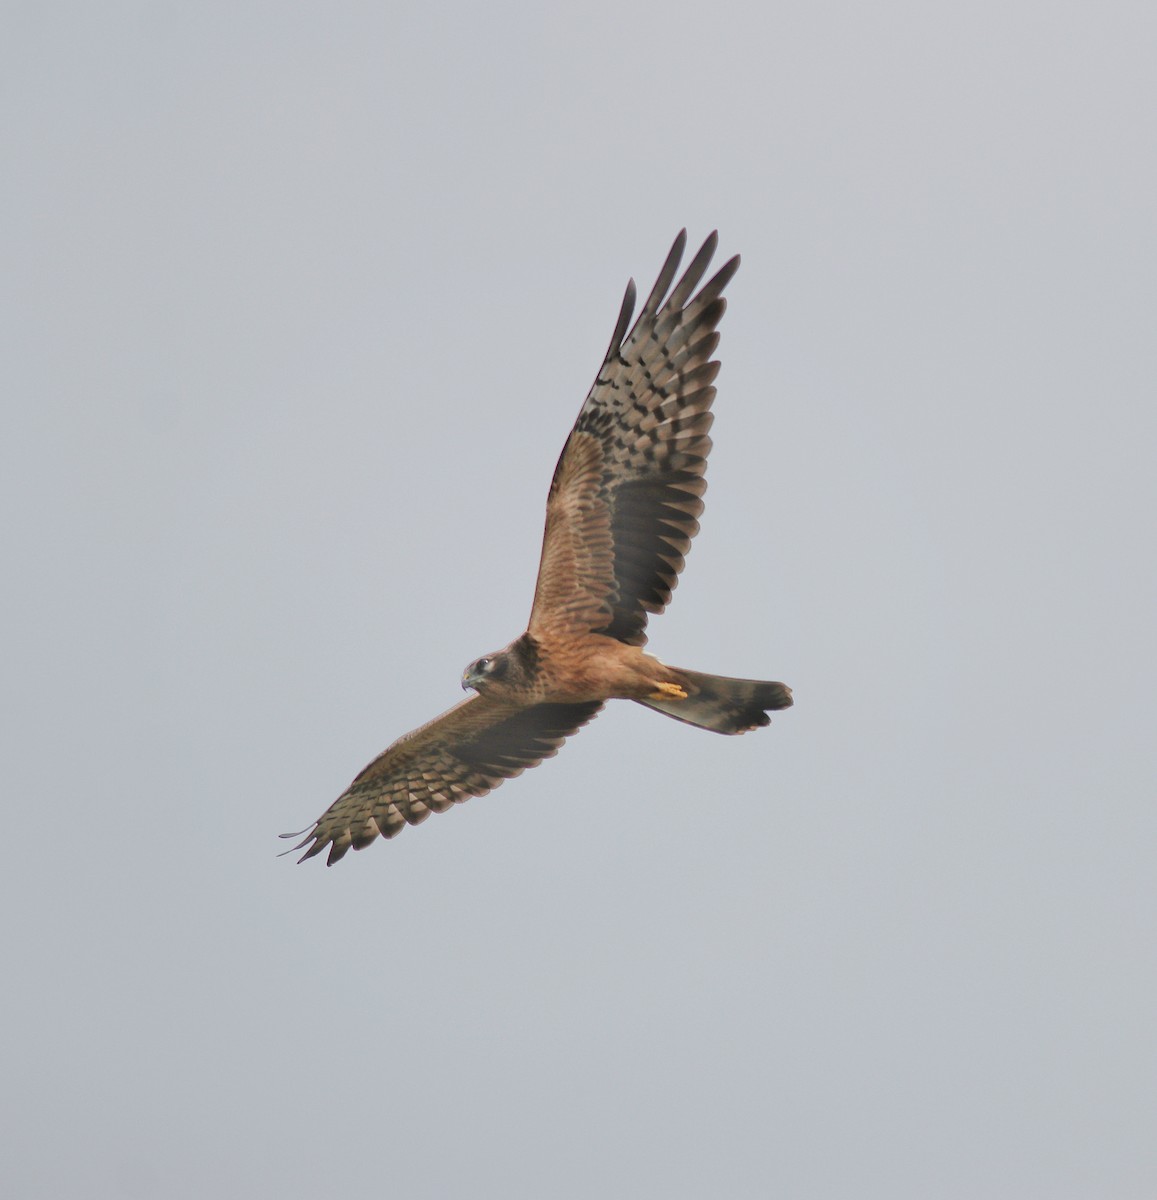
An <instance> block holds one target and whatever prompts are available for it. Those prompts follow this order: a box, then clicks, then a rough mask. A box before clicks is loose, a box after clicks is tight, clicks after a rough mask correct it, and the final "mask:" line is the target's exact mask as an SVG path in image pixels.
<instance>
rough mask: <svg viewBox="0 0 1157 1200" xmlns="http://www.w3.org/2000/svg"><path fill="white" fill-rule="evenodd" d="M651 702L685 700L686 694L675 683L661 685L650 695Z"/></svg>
mask: <svg viewBox="0 0 1157 1200" xmlns="http://www.w3.org/2000/svg"><path fill="white" fill-rule="evenodd" d="M651 699H652V700H686V699H687V693H686V692H685V691H684V690H683V689H682V688H681V687H680V686H679V685H678V684H677V683H661V684H659V687H658V690H657V691H654V692H652V693H651Z"/></svg>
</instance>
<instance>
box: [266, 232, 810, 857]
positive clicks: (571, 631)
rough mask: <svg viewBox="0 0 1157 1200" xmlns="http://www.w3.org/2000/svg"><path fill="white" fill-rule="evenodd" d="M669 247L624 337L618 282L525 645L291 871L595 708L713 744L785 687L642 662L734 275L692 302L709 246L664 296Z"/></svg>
mask: <svg viewBox="0 0 1157 1200" xmlns="http://www.w3.org/2000/svg"><path fill="white" fill-rule="evenodd" d="M686 241H687V232H686V230H683V231H682V232H681V233H680V234H679V236H678V237H677V238H676V239H675V244H674V245H673V246H672V247H671V252H670V254H668V255H667V261H666V262H665V263H664V264H663V269H662V270H661V271H660V272H659V278H658V279H657V280H656V282H655V286H654V287H653V288H652V289H651V294H650V295H649V296H648V297H647V301H646V303H645V304H644V305H643V308H642V311H641V312H640V313H639V318H638V320H637V321H636V322H635V323H634V325H633V326H632V325H631V316H632V314H633V313H634V309H635V283H634V280H631V281H630V283H628V285H627V292H626V295H625V297H624V298H623V304H622V308H621V310H620V312H619V319H618V321H617V322H616V323H615V331H614V334H613V335H612V336H611V344H610V348H609V349H608V350H607V355H606V358H605V360H604V361H603V365H602V367H601V368H600V369H599V373H598V376H597V378H596V379H595V382H594V385H593V386H592V387H591V390H590V393H589V394H588V396H587V398H586V401H585V402H584V403H583V406H582V409H581V410H580V411H579V415H578V420H577V421H576V422H575V425H574V428H573V429H572V430H571V433H570V436H569V437H568V438H567V441H566V445H565V446H564V447H563V451H562V455H561V457H560V458H559V460H558V465H557V466H556V467H555V471H554V478H553V479H552V480H551V485H550V492H549V494H548V496H547V501H546V533H545V536H544V538H543V544H542V559H541V561H540V564H539V568H538V583H537V586H536V588H535V592H534V603H533V605H532V606H531V610H530V624H529V625H528V627H527V629H526V632H525V633H523V634H522V635H521V636H520V637H517V638H515V640H514V641H513V642H511V643H510V645H508V646H507V647H506V648H505V649H503V650H497V651H495V652H494V653H492V654H487V655H486V656H485V657H483V658H479V659H477V660H476V661H475V662H473V663H471V664H470V666H468V667H467V668H466V671H465V673H464V674H463V676H462V687H463V688H465V689H473V691H474V693H475V694H474V695H472V696H470V697H469V698H468V699H466V700H464V701H462V702H461V703H460V704H458V705H456V706H455V707H454V708H451V709H450V710H449V711H448V712H445V713H443V714H442V715H441V716H440V717H435V718H434V720H433V721H431V722H429V724H427V725H423V726H422V727H421V728H419V729H415V730H414V731H413V732H412V733H407V734H406V735H405V736H404V737H402V738H399V739H398V741H396V742H395V743H394V744H393V745H392V746H391V747H390V748H389V749H388V750H386V751H385V752H384V753H383V754H381V755H380V756H379V757H378V758H376V759H374V761H373V762H372V763H370V764H369V766H368V767H366V768H365V770H363V771H362V772H361V774H360V775H358V776H357V778H356V779H355V780H354V781H353V783H351V784H350V786H349V787H348V788H347V789H346V791H345V792H344V793H343V794H342V795H341V796H340V797H339V798H338V799H337V800H336V801H335V802H334V803H333V804H332V805H331V806H330V807H329V808H328V809H327V810H326V811H325V812H324V813H323V814H322V815H321V817H319V818H318V820H317V821H316V822H315V824H314V825H313V826H312V827H311V828H310V829H309V830H308V832H306V831H302V832H305V837H304V839H303V840H302V841H301V842H299V843H298V844H297V845H296V846H295V847H293V849H295V850H301V849H303V848H304V847H306V846H308V849H307V850H306V851H305V853H304V854H303V855H302V857H301V859H300V860H299V861H301V862H304V861H305V859H307V858H312V857H313V856H314V855H315V854H320V853H321V852H322V851H323V850H325V849H326V847H327V846H328V847H329V854H328V857H327V860H326V861H327V862H328V863H330V864H333V863H335V862H337V860H338V859H340V858H341V857H342V856H343V855H344V854H345V853H346V851H347V850H349V848H350V847H351V846H352V847H353V848H354V849H355V850H360V849H362V847H364V846H368V845H369V844H370V842H372V841H373V840H374V839H375V838H376V837H377V836H378V835H379V834H380V835H381V836H382V837H385V838H392V837H394V835H395V834H397V833H400V832H401V830H403V829H404V828H405V827H406V825H417V824H419V823H420V822H422V821H424V820H425V819H426V818H427V817H428V816H429V815H430V814H431V813H433V812H444V811H445V810H446V809H448V808H450V807H451V806H452V805H454V804H460V803H461V802H462V801H463V800H468V799H470V798H471V797H472V796H481V795H484V794H485V793H486V792H489V791H491V790H492V789H494V788H496V787H498V785H499V784H500V783H502V782H503V781H504V780H506V779H510V778H512V777H513V776H515V775H520V774H521V773H522V772H523V771H525V770H526V769H527V768H528V767H533V766H537V764H538V763H540V762H541V761H542V760H543V759H544V758H551V757H552V756H553V755H555V754H556V753H557V752H558V749H559V747H560V746H561V745H562V744H563V742H564V741H565V740H566V739H567V738H568V737H570V735H571V734H573V733H575V732H576V731H577V730H578V729H580V728H581V727H582V726H583V725H585V724H586V723H587V722H588V721H590V720H591V719H592V718H593V717H594V716H595V714H596V713H598V711H599V710H600V709H601V708H602V707H603V704H604V703H605V702H606V701H607V700H611V699H623V700H634V701H636V702H638V703H639V704H644V705H646V706H647V707H648V708H653V709H655V710H656V711H657V712H661V713H663V714H665V715H666V716H669V717H675V718H676V719H677V720H680V721H686V722H687V723H688V724H690V725H697V726H699V728H701V729H710V730H713V731H714V732H716V733H744V732H746V731H747V730H749V729H754V728H756V727H757V726H760V725H767V724H768V722H769V717H768V716H767V712H768V711H769V710H772V709H780V708H787V707H788V706H789V705H790V704H791V703H792V698H791V689H790V688H789V687H787V685H786V684H782V683H766V682H762V681H760V680H752V679H728V678H725V677H723V676H719V675H704V674H701V673H700V672H698V671H688V670H684V669H681V668H677V667H669V666H666V665H665V664H664V663H662V662H660V661H659V660H658V659H657V658H654V657H652V656H651V655H650V654H647V653H645V652H644V650H643V646H644V645H645V644H646V641H647V634H646V626H647V618H648V616H649V615H651V614H652V613H661V612H662V611H663V610H664V609H665V608H666V606H667V604H668V602H669V601H670V599H671V591H672V589H673V588H674V587H675V585H676V583H677V581H678V575H679V572H680V571H681V570H682V569H683V562H684V558H685V556H686V554H687V552H688V550H689V549H690V546H691V539H692V538H693V537H694V536H695V534H696V533H697V532H698V530H699V522H698V519H697V518H698V517H699V515H700V514H701V513H702V511H703V493H704V491H705V489H706V482H705V480H704V477H703V473H704V469H705V467H706V465H707V454H708V451H709V450H710V449H711V439H710V438H709V437H708V430H709V429H710V428H711V421H712V415H711V404H712V402H713V401H714V399H715V387H714V380H715V376H716V375H717V374H718V371H719V363H718V362H717V361H716V360H715V359H714V358H713V357H712V356H713V355H714V353H715V350H716V347H717V346H718V344H719V334H718V332H717V327H718V325H719V321H720V318H721V317H722V316H723V311H724V308H725V307H726V301H725V300H724V299H723V296H722V292H723V289H724V288H725V287H726V286H727V284H728V282H730V280H731V278H732V276H734V274H735V272H736V270H737V269H738V267H739V258H738V256H736V257H734V258H732V259H730V260H729V261H728V262H726V263H724V265H723V266H722V267H721V268H720V270H719V271H718V272H717V273H716V274H715V275H714V276H712V278H711V279H709V280H708V281H707V283H705V284H704V285H703V286H702V287H701V288H699V290H698V292H696V288H698V287H699V283H700V281H701V280H702V278H703V276H704V274H705V273H706V271H707V267H708V264H709V263H710V261H711V258H712V256H713V254H714V253H715V247H716V244H717V241H718V237H717V235H716V234H714V233H712V234H711V236H710V237H709V238H708V239H707V240H706V242H704V244H703V246H702V248H701V249H700V251H699V253H698V254H696V255H695V257H694V258H693V259H692V261H691V264H690V265H689V266H688V268H687V270H686V271H685V272H684V274H683V277H682V278H681V279H680V280H679V282H678V283H676V284H675V286H674V288H672V287H671V284H672V281H673V280H674V279H675V276H676V273H677V272H678V270H679V264H680V261H681V260H682V258H683V251H684V248H685V245H686ZM668 289H670V292H669V294H668ZM628 327H629V328H630V332H629V333H628V332H627V330H628ZM283 836H285V837H299V836H300V834H284V835H283ZM287 853H288V851H287Z"/></svg>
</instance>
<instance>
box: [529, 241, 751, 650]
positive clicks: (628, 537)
mask: <svg viewBox="0 0 1157 1200" xmlns="http://www.w3.org/2000/svg"><path fill="white" fill-rule="evenodd" d="M686 242H687V234H686V230H684V231H683V232H681V233H680V234H679V236H678V238H676V239H675V244H674V246H672V248H671V253H670V254H669V255H668V256H667V261H666V262H665V263H664V265H663V269H662V271H660V273H659V278H658V279H657V280H656V282H655V286H654V287H653V288H652V289H651V294H650V296H648V297H647V301H646V303H645V304H644V305H643V308H642V311H641V312H640V313H639V319H638V320H637V321H636V322H635V324H634V326H633V327H632V328H631V332H630V333H629V334H627V333H626V330H627V327H628V325H629V324H630V321H631V315H632V313H633V312H634V307H635V287H634V283H633V281H632V283H631V284H630V285H629V286H628V288H627V294H626V296H625V298H624V300H623V306H622V310H621V311H620V313H619V320H618V323H617V324H616V326H615V332H614V335H613V337H612V338H611V344H610V348H609V349H608V351H607V356H606V359H605V360H604V362H603V366H602V369H601V370H600V371H599V374H598V378H597V379H596V380H595V382H594V386H593V387H592V388H591V391H590V394H589V395H588V396H587V399H586V402H585V403H584V405H583V407H582V410H581V411H580V412H579V416H578V420H577V421H576V423H575V426H574V429H573V430H572V431H571V435H570V437H569V438H568V439H567V443H566V445H565V446H564V448H563V452H562V456H561V458H560V459H559V462H558V466H557V467H556V468H555V473H554V479H553V481H552V483H551V488H550V495H549V497H548V499H547V517H546V535H545V537H544V539H543V551H542V561H541V564H540V566H539V575H538V586H537V589H536V591H535V596H534V607H533V609H532V611H531V618H530V633H531V634H532V635H536V636H538V635H543V634H545V635H546V636H548V637H549V636H551V635H554V636H559V635H566V634H573V633H586V632H595V633H603V634H606V635H608V636H610V637H614V638H617V639H618V640H619V641H622V642H626V643H628V644H629V645H634V646H642V645H644V644H645V642H646V640H647V634H646V624H647V615H648V614H649V613H659V612H662V611H663V609H664V608H666V606H667V604H668V602H669V601H670V599H671V591H672V589H673V588H674V587H675V584H676V582H677V579H678V575H679V572H680V571H681V570H682V569H683V564H684V561H685V557H686V555H687V552H688V550H689V549H690V546H691V539H692V538H693V537H694V536H695V534H696V533H697V532H698V531H699V522H698V519H697V518H698V517H699V515H700V514H701V513H702V511H703V493H704V491H705V490H706V487H707V484H706V481H705V480H704V478H703V473H704V470H705V468H706V466H707V454H708V452H709V451H710V449H711V438H710V437H709V436H708V431H709V430H710V428H711V420H712V416H711V411H710V410H711V405H712V402H713V401H714V399H715V388H714V386H713V383H714V380H715V376H716V375H717V374H718V372H719V363H718V362H717V361H715V360H713V359H712V355H713V354H714V353H715V349H716V347H717V346H718V344H719V334H718V332H717V331H716V330H717V326H718V325H719V321H720V319H721V318H722V316H723V312H724V309H725V307H726V301H725V300H724V299H723V297H722V295H721V293H722V291H723V289H724V288H725V287H726V286H727V284H728V282H729V281H730V280H731V277H732V276H733V275H734V274H735V272H736V270H737V269H738V267H739V258H738V256H736V257H735V258H732V259H730V260H729V261H728V262H726V263H725V264H724V265H723V267H722V268H721V269H720V270H719V271H718V272H717V273H716V274H715V275H714V276H713V277H712V278H711V279H710V280H709V281H708V282H707V283H706V284H704V286H703V287H702V288H701V289H700V291H699V292H698V294H695V289H696V287H698V285H699V282H700V280H701V279H702V278H703V275H704V274H705V272H706V270H707V266H708V264H709V263H710V261H711V258H712V255H713V254H714V253H715V247H716V244H717V242H718V238H717V235H716V234H714V233H713V234H712V235H711V236H710V237H709V238H708V239H707V241H706V242H704V243H703V246H702V248H701V249H700V250H699V253H698V254H696V255H695V257H694V259H693V260H692V261H691V264H690V266H688V268H687V270H686V272H685V273H684V275H683V277H682V279H680V280H679V282H678V283H677V284H676V285H675V287H674V288H673V289H672V290H671V294H670V295H669V296H668V295H667V289H668V288H670V287H671V283H672V281H673V280H674V278H675V275H676V272H677V271H678V269H679V263H680V261H681V260H682V257H683V250H684V248H685V246H686ZM664 297H666V299H665V300H664ZM624 335H625V337H624Z"/></svg>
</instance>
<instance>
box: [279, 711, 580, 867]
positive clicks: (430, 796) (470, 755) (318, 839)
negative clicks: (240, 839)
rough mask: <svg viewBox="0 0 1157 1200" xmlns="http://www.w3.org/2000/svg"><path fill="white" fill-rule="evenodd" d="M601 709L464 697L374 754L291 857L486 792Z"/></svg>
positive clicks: (338, 852)
mask: <svg viewBox="0 0 1157 1200" xmlns="http://www.w3.org/2000/svg"><path fill="white" fill-rule="evenodd" d="M600 708H602V704H601V703H599V702H598V701H594V702H590V703H586V704H533V705H530V706H525V705H517V704H508V703H503V702H500V701H496V700H491V699H487V698H486V697H485V696H480V695H477V696H471V697H470V698H469V699H468V700H463V701H462V703H461V704H458V705H455V707H454V708H452V709H450V710H449V712H444V713H443V714H442V715H441V716H440V717H435V718H434V720H433V721H430V722H429V723H428V724H426V725H423V726H422V727H421V728H420V729H415V730H414V731H413V732H412V733H408V734H406V735H405V737H402V738H399V739H398V740H397V741H396V742H395V743H394V744H393V745H392V746H391V747H390V748H389V749H388V750H386V751H385V752H384V753H382V754H380V755H379V756H378V757H377V758H375V759H374V761H373V762H372V763H370V765H369V766H368V767H366V768H365V769H364V770H363V771H362V772H361V773H360V774H359V775H358V776H357V778H356V779H355V780H354V781H353V783H351V784H350V786H349V787H348V788H347V789H346V790H345V792H344V793H343V794H342V795H341V796H340V797H338V799H337V800H335V801H334V803H333V804H331V805H330V807H329V808H328V809H327V810H326V811H325V812H324V813H323V814H322V815H321V816H320V817H319V818H318V820H317V822H316V823H315V824H314V825H313V827H312V828H311V829H310V830H309V832H308V833H307V834H306V835H305V838H304V839H303V840H302V841H301V842H299V843H298V844H297V845H296V846H294V847H293V849H294V850H301V849H303V848H304V847H305V846H309V849H308V850H306V852H305V853H304V854H303V855H302V856H301V858H300V859H299V860H298V861H300V862H304V861H305V860H306V859H307V858H312V857H313V856H314V855H315V854H320V853H321V852H322V851H323V850H324V849H325V848H326V846H328V847H329V856H328V857H327V859H326V862H327V864H329V865H331V866H332V865H333V864H334V863H335V862H337V861H338V859H339V858H341V857H342V855H344V854H345V853H346V851H347V850H349V848H350V847H351V846H352V847H353V848H354V849H355V850H360V849H362V847H363V846H368V845H369V844H370V842H372V841H373V840H374V838H376V837H377V836H378V835H379V834H380V835H381V836H382V837H386V838H392V837H394V836H395V835H396V834H398V833H400V832H401V831H402V830H403V829H404V828H405V827H406V825H418V824H420V823H421V822H422V821H424V820H425V819H426V818H427V817H428V816H429V815H430V814H431V813H432V812H444V811H445V810H446V809H448V808H449V807H450V806H451V805H453V804H461V803H462V801H464V800H469V799H470V798H471V797H472V796H482V795H485V793H487V792H489V791H492V790H493V789H494V788H496V787H498V785H499V784H501V783H502V782H503V780H506V779H512V778H513V777H514V776H515V775H521V774H522V772H523V771H525V770H526V769H527V768H528V767H534V766H537V765H538V764H539V763H540V762H542V760H543V759H544V758H553V757H554V755H555V754H557V753H558V750H559V747H560V746H561V745H562V744H563V742H564V741H565V740H566V739H567V738H568V737H570V735H571V734H573V733H575V732H577V731H578V730H579V729H580V728H581V727H582V726H583V725H585V724H586V723H587V722H588V721H590V720H591V719H592V718H593V717H594V716H595V714H596V713H597V712H598V711H599V709H600ZM283 836H284V837H296V836H298V835H296V834H284V835H283Z"/></svg>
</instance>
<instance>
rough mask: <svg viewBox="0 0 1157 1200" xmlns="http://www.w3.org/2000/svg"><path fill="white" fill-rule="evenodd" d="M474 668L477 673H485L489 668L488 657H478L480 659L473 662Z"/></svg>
mask: <svg viewBox="0 0 1157 1200" xmlns="http://www.w3.org/2000/svg"><path fill="white" fill-rule="evenodd" d="M474 669H475V670H476V671H478V672H479V673H481V674H483V675H485V674H486V672H487V671H489V670H490V659H488V658H480V659H479V660H478V661H477V662H476V663H475V664H474Z"/></svg>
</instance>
